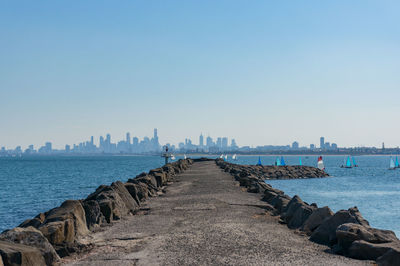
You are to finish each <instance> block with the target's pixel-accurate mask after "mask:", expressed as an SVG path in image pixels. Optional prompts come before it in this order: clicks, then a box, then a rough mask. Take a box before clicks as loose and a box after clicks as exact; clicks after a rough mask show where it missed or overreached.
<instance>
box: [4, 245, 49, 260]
mask: <svg viewBox="0 0 400 266" xmlns="http://www.w3.org/2000/svg"><path fill="white" fill-rule="evenodd" d="M0 257H1V259H2V262H3V263H4V265H5V266H19V265H21V266H43V265H46V261H45V260H44V257H43V256H42V253H41V251H40V250H39V249H37V248H34V247H29V246H26V245H21V244H16V243H11V242H8V241H3V240H0Z"/></svg>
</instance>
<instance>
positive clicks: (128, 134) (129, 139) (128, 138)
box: [126, 132, 131, 145]
mask: <svg viewBox="0 0 400 266" xmlns="http://www.w3.org/2000/svg"><path fill="white" fill-rule="evenodd" d="M126 143H127V144H128V145H130V144H131V134H130V133H129V132H128V133H126Z"/></svg>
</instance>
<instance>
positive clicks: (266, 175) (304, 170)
mask: <svg viewBox="0 0 400 266" xmlns="http://www.w3.org/2000/svg"><path fill="white" fill-rule="evenodd" d="M217 163H218V165H219V166H220V167H221V168H223V169H225V171H226V172H229V173H231V174H233V175H236V174H239V173H241V172H243V173H246V174H247V175H251V176H255V177H256V178H259V179H262V180H268V179H297V178H317V177H327V176H329V175H328V174H327V173H326V172H325V171H323V170H320V169H318V168H315V167H311V166H300V165H294V166H289V165H285V166H272V165H238V164H232V163H228V162H225V161H223V160H221V159H218V160H217Z"/></svg>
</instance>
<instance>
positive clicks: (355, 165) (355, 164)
mask: <svg viewBox="0 0 400 266" xmlns="http://www.w3.org/2000/svg"><path fill="white" fill-rule="evenodd" d="M353 167H358V164H357V163H356V159H355V158H354V156H353Z"/></svg>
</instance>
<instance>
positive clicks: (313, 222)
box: [301, 206, 333, 235]
mask: <svg viewBox="0 0 400 266" xmlns="http://www.w3.org/2000/svg"><path fill="white" fill-rule="evenodd" d="M332 216H333V212H332V211H331V209H330V208H329V207H328V206H325V207H322V208H317V209H316V210H314V211H313V213H312V214H311V215H310V216H309V217H308V219H307V220H306V221H305V222H304V224H303V226H302V227H301V230H302V231H304V232H306V233H307V234H308V235H311V233H312V232H313V231H314V230H315V229H316V228H317V227H318V226H320V225H321V224H322V223H323V222H324V221H325V219H328V218H330V217H332Z"/></svg>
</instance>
